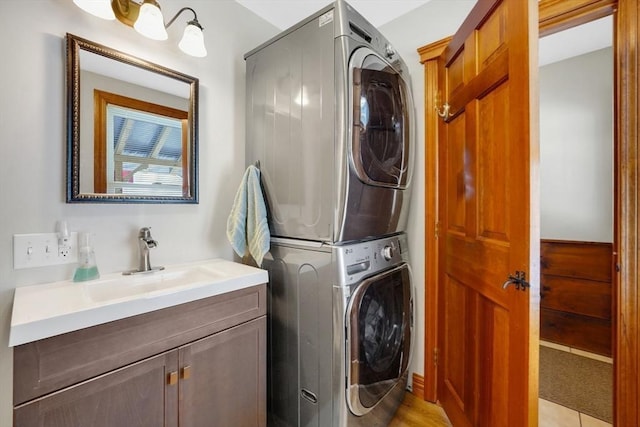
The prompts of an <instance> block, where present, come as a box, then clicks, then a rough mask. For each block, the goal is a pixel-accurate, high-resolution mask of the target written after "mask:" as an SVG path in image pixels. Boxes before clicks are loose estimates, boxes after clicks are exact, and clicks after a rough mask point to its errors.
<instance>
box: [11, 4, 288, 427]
mask: <svg viewBox="0 0 640 427" xmlns="http://www.w3.org/2000/svg"><path fill="white" fill-rule="evenodd" d="M162 6H163V12H164V14H165V16H172V15H173V13H175V12H176V11H177V10H179V8H180V7H182V6H190V7H193V8H194V9H195V10H196V11H197V13H198V18H199V20H200V23H201V24H202V25H203V26H204V27H205V30H204V34H205V40H206V44H207V49H208V51H209V56H208V57H207V58H204V59H198V58H192V57H189V56H187V55H184V54H183V53H182V52H181V51H180V50H179V49H178V47H177V42H178V40H179V37H180V34H179V33H181V31H182V28H180V27H182V24H180V21H181V20H182V17H181V18H180V19H179V20H178V21H177V22H176V24H174V25H173V26H172V27H171V28H170V29H169V30H170V31H169V40H168V41H166V42H156V41H152V40H147V39H145V38H144V37H142V36H140V35H138V34H137V33H136V32H135V31H134V30H133V29H132V28H129V27H126V26H124V25H122V24H120V23H119V22H117V21H104V20H101V19H99V18H95V17H93V16H91V15H89V14H87V13H85V12H83V11H82V10H80V9H79V8H78V7H76V6H75V5H74V4H73V2H72V1H71V0H2V1H1V2H0V38H1V40H2V44H1V45H0V48H1V49H2V56H3V60H2V65H0V147H1V148H2V155H0V325H2V327H1V328H0V382H1V384H0V390H1V391H0V425H1V426H9V425H11V423H12V399H13V397H12V393H11V389H12V378H13V371H12V369H13V361H12V359H13V353H12V351H11V350H10V349H9V348H8V347H7V343H8V332H9V325H10V319H11V306H12V300H13V290H14V288H15V287H17V286H23V285H30V284H36V283H44V282H48V281H55V280H64V279H68V278H70V277H71V275H72V273H73V268H74V266H73V265H68V266H58V267H45V268H36V269H28V270H13V265H12V262H13V261H12V259H13V255H12V235H13V234H15V233H32V232H54V231H55V229H54V228H55V223H56V220H58V219H66V220H67V221H68V223H69V228H70V230H71V231H76V230H86V231H91V232H93V233H95V236H94V243H95V250H96V258H97V261H98V267H99V269H100V272H101V273H103V274H104V273H109V272H117V271H122V270H126V269H130V268H133V267H135V265H136V257H137V246H136V244H135V235H136V232H137V230H138V229H139V228H140V227H141V226H151V227H153V235H154V237H155V238H156V239H157V240H158V242H159V246H158V248H156V249H154V251H153V254H152V255H151V256H152V261H153V262H154V263H155V264H159V265H162V264H170V263H178V262H184V261H192V260H199V259H205V258H212V257H222V258H227V259H231V258H232V251H231V249H230V246H229V244H228V243H227V240H226V237H225V227H226V218H227V215H228V213H229V209H230V206H231V203H232V201H233V197H234V195H235V191H236V189H237V183H239V181H240V179H241V177H242V173H243V172H244V164H245V161H244V70H245V68H244V67H245V66H244V60H243V54H244V53H245V52H247V51H249V50H251V49H252V48H254V47H255V46H257V45H259V44H260V43H262V42H263V41H264V40H267V39H268V38H270V37H272V36H273V35H275V34H276V33H277V32H278V31H277V29H276V28H275V27H273V26H272V25H270V24H268V23H266V22H265V21H263V20H262V19H260V18H258V17H257V16H255V15H254V14H252V13H251V12H249V11H248V10H247V9H245V8H244V7H242V6H240V5H238V4H237V3H236V2H234V1H231V0H224V1H205V0H189V1H183V0H176V1H164V2H162ZM184 18H185V22H186V20H187V19H191V18H190V16H189V15H188V14H185V15H184ZM67 32H69V33H72V34H75V35H77V36H80V37H83V38H86V39H89V40H92V41H95V42H98V43H101V44H104V45H107V46H110V47H113V48H115V49H118V50H121V51H124V52H126V53H130V54H133V55H135V56H138V57H141V58H144V59H147V60H149V61H151V62H155V63H158V64H162V65H164V66H166V67H169V68H171V69H174V70H177V71H180V72H183V73H185V74H188V75H192V76H195V77H198V78H199V79H200V175H199V178H200V204H198V205H140V204H138V205H136V204H133V205H105V204H66V203H65V161H66V160H65V138H66V135H65V120H66V117H65V60H64V57H65V56H64V55H65V52H64V36H65V33H67Z"/></svg>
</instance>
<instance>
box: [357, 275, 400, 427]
mask: <svg viewBox="0 0 640 427" xmlns="http://www.w3.org/2000/svg"><path fill="white" fill-rule="evenodd" d="M347 314H348V316H349V319H348V322H349V326H348V334H349V336H348V340H349V343H350V346H349V349H348V360H349V362H350V363H349V375H348V381H349V384H348V387H349V392H348V393H347V394H348V400H349V407H350V409H351V411H352V412H353V413H354V414H356V415H364V414H365V413H367V412H368V411H369V410H371V409H372V408H373V407H374V406H375V405H376V404H377V403H378V402H379V401H380V400H381V399H382V398H383V397H384V396H385V395H386V394H387V393H388V392H389V391H391V389H392V388H393V387H394V386H395V384H396V383H397V381H398V380H399V379H400V377H401V376H402V375H403V374H404V372H405V371H406V370H407V367H408V363H409V353H410V346H411V283H410V275H409V267H408V266H407V265H406V264H403V265H402V266H400V267H397V268H394V269H392V270H389V271H387V272H385V273H382V274H379V275H376V276H373V277H370V278H368V279H365V280H364V281H363V282H362V283H361V284H360V285H358V286H357V287H356V289H355V291H354V293H353V295H352V297H351V301H350V304H349V311H348V313H347Z"/></svg>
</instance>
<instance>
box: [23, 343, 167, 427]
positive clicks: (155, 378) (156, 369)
mask: <svg viewBox="0 0 640 427" xmlns="http://www.w3.org/2000/svg"><path fill="white" fill-rule="evenodd" d="M177 367H178V352H177V351H172V352H168V353H163V354H161V355H158V356H155V357H152V358H149V359H146V360H143V361H141V362H138V363H135V364H133V365H129V366H127V367H124V368H122V369H118V370H116V371H113V372H111V373H108V374H105V375H101V376H99V377H96V378H94V379H91V380H88V381H85V382H82V383H80V384H78V385H75V386H72V387H69V388H66V389H64V390H62V391H59V392H56V393H53V394H50V395H48V396H46V397H43V398H40V399H37V400H34V401H31V402H29V403H26V404H24V405H21V406H18V407H16V409H15V411H14V425H15V426H16V427H88V426H91V427H114V426H127V427H159V426H165V427H174V426H177V425H178V424H177V421H178V420H177V413H176V409H177V405H178V385H177V383H176V384H175V385H167V382H168V378H169V374H170V372H176V374H177ZM176 379H177V377H176Z"/></svg>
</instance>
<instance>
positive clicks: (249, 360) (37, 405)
mask: <svg viewBox="0 0 640 427" xmlns="http://www.w3.org/2000/svg"><path fill="white" fill-rule="evenodd" d="M194 271H198V273H193V272H194ZM209 273H210V274H209ZM154 274H157V273H154ZM154 274H152V275H148V276H145V277H140V278H131V277H129V278H126V277H119V276H117V275H110V276H107V277H105V278H104V279H100V281H98V282H97V283H94V284H93V285H94V288H91V287H90V286H91V283H90V282H86V284H78V283H73V282H69V283H67V282H59V283H55V284H47V285H38V286H30V287H25V288H18V289H16V297H15V301H14V313H13V319H12V331H11V339H10V342H11V343H12V345H15V348H14V396H13V397H14V425H15V426H20V427H22V426H25V427H31V426H51V427H63V426H64V427H69V426H78V427H79V426H92V427H110V426H125V425H126V426H131V427H135V426H149V427H158V426H178V425H179V426H203V427H204V426H247V427H253V426H265V425H266V370H265V368H266V360H265V354H266V352H265V349H266V329H265V326H266V320H265V319H266V285H265V283H266V282H267V280H268V277H267V272H266V271H264V270H259V269H256V268H252V267H248V266H245V265H241V264H236V263H232V262H229V261H223V260H213V261H208V262H204V263H195V264H190V265H187V266H186V267H185V266H179V267H176V268H173V267H168V268H167V270H166V272H163V273H162V274H158V275H155V276H154ZM196 278H197V280H196ZM162 282H165V284H162ZM122 283H125V284H126V285H127V286H128V287H123V288H122V289H119V288H118V286H119V285H120V284H122ZM166 283H170V284H169V285H167V284H166ZM68 286H74V287H75V288H73V287H72V288H68ZM109 287H111V288H112V289H109ZM132 288H133V289H134V290H130V289H132ZM98 289H100V290H99V291H98ZM136 290H137V292H136ZM36 291H38V292H36ZM73 291H75V292H76V293H77V294H79V295H72V294H73ZM32 294H33V295H32ZM56 294H59V295H60V296H62V295H66V296H67V297H69V298H70V299H71V300H72V301H69V302H68V304H67V306H66V307H59V308H58V313H53V312H54V311H56V310H55V309H52V308H43V310H38V307H37V306H32V307H31V310H32V312H31V313H30V314H29V313H20V312H21V311H23V310H26V307H27V306H28V305H29V302H28V300H32V301H30V302H31V303H36V304H37V303H38V302H41V299H42V298H43V297H45V298H47V297H48V298H50V299H51V301H50V304H51V303H55V301H53V299H54V295H56ZM43 295H44V296H43ZM74 298H75V300H74ZM60 304H61V305H63V306H64V303H63V302H60ZM83 304H84V307H83V308H79V306H80V305H83ZM72 306H73V307H72ZM70 307H72V308H70ZM39 312H46V313H44V314H42V313H40V314H38V313H39ZM116 313H120V314H116ZM131 313H134V314H131ZM118 316H119V317H120V318H112V317H118ZM47 319H48V320H47ZM105 319H108V320H106V321H105ZM46 323H49V326H48V327H46V326H45V325H46ZM92 323H95V324H92ZM30 324H32V325H35V326H34V329H38V330H40V331H41V332H40V334H43V333H44V334H45V335H47V334H53V335H51V336H43V337H38V338H37V339H34V340H29V339H30V338H27V337H35V336H37V334H36V331H34V330H30V329H29V325H30ZM74 325H84V326H82V327H80V328H77V329H74ZM87 325H88V326H87ZM42 329H44V332H42ZM64 329H69V330H68V331H65V332H63V333H60V332H58V331H60V330H64ZM25 340H29V341H28V342H21V341H25Z"/></svg>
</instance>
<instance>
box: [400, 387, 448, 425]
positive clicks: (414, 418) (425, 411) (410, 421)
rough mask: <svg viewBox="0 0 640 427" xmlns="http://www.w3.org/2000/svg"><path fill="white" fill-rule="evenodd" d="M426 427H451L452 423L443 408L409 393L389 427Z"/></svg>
mask: <svg viewBox="0 0 640 427" xmlns="http://www.w3.org/2000/svg"><path fill="white" fill-rule="evenodd" d="M424 426H429V427H451V423H449V420H448V419H447V416H446V415H445V414H444V411H443V410H442V408H441V407H439V406H438V405H435V404H433V403H429V402H425V401H424V400H421V399H419V398H417V397H416V396H414V395H413V394H411V393H407V394H406V395H405V398H404V401H403V402H402V404H401V405H400V407H399V408H398V411H397V412H396V415H395V417H393V420H391V423H390V424H389V427H424Z"/></svg>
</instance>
